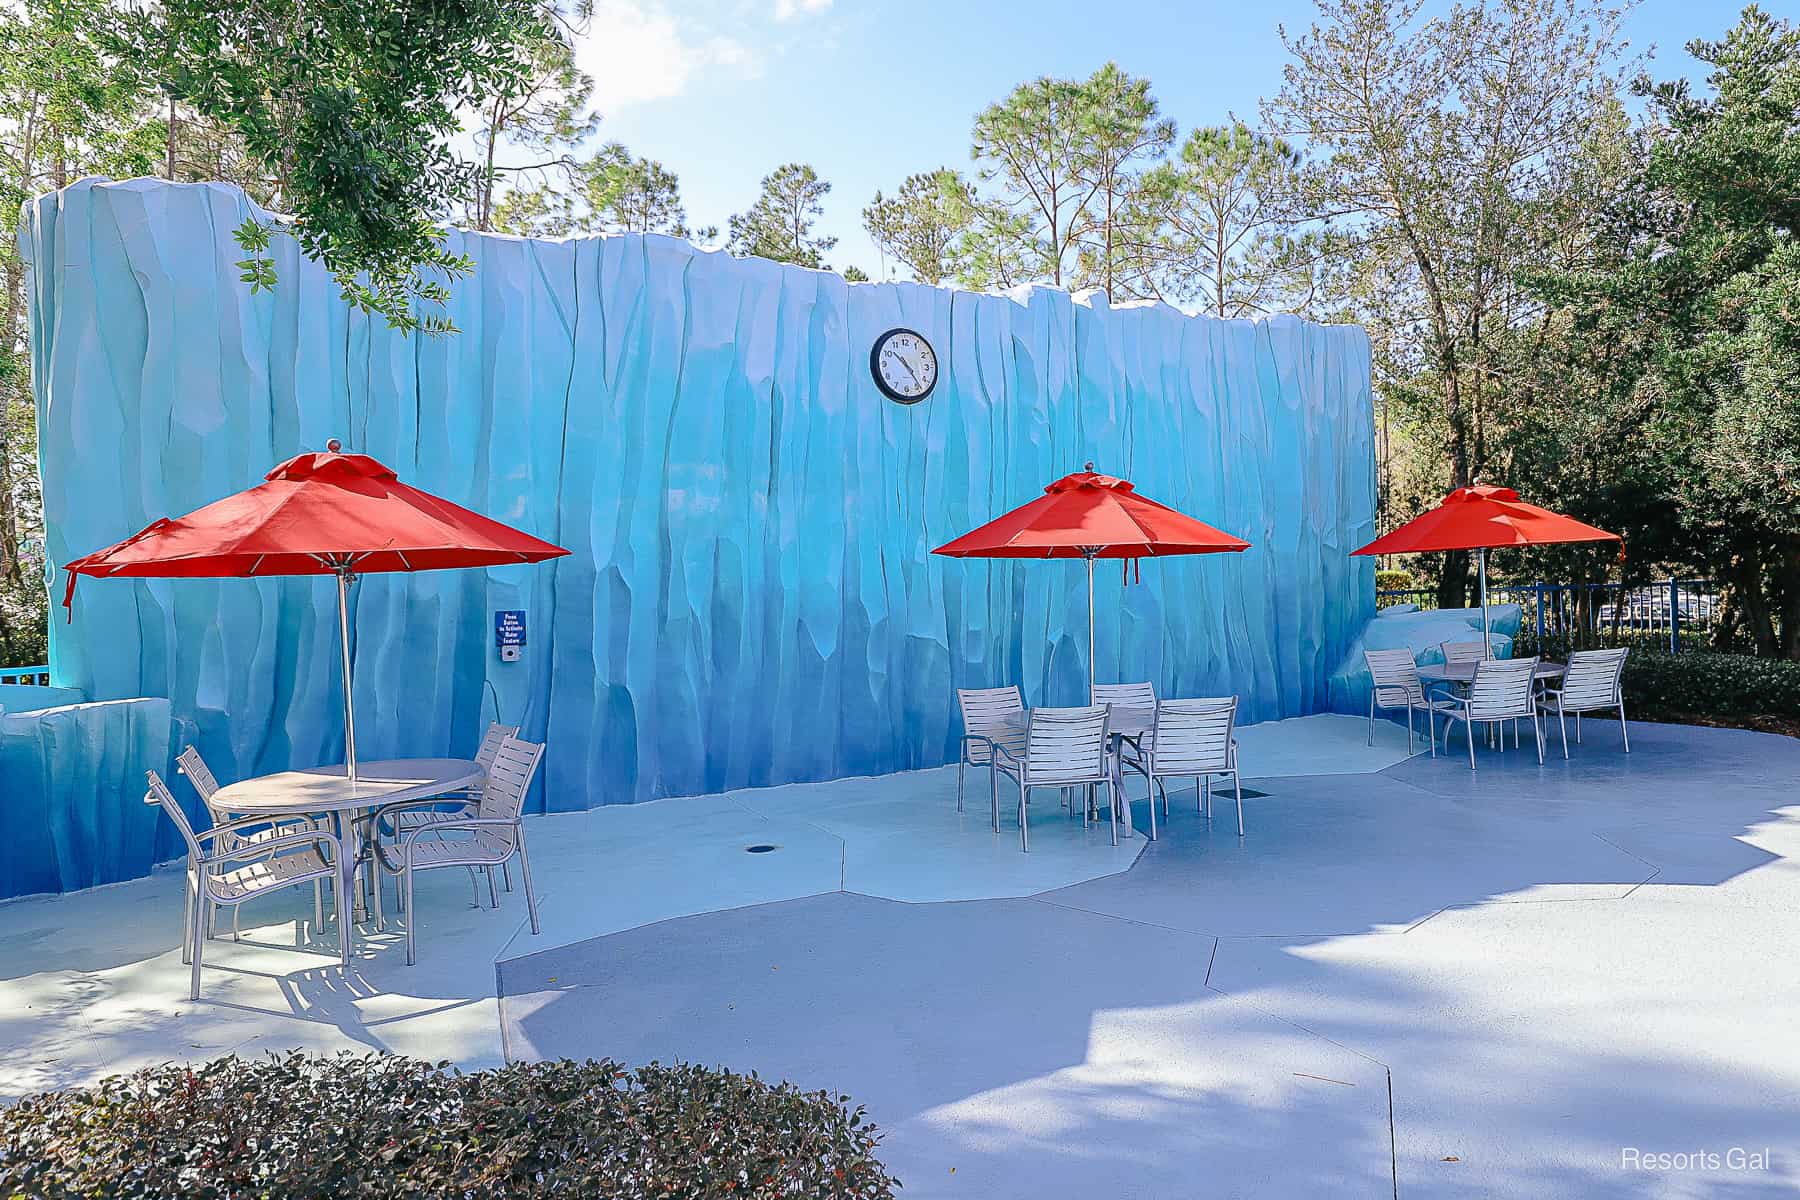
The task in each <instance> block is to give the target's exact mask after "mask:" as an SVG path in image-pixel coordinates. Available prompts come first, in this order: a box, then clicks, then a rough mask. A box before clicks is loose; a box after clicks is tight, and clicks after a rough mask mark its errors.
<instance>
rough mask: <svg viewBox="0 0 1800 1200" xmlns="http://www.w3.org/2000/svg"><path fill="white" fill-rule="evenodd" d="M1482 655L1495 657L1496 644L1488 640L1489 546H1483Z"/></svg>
mask: <svg viewBox="0 0 1800 1200" xmlns="http://www.w3.org/2000/svg"><path fill="white" fill-rule="evenodd" d="M1480 553H1481V657H1483V658H1492V657H1494V645H1493V643H1492V642H1491V641H1489V640H1488V603H1487V547H1486V546H1483V547H1482V548H1481V551H1480Z"/></svg>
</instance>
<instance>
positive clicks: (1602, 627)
mask: <svg viewBox="0 0 1800 1200" xmlns="http://www.w3.org/2000/svg"><path fill="white" fill-rule="evenodd" d="M1488 603H1490V604H1517V605H1518V606H1519V607H1520V608H1522V609H1523V610H1524V619H1523V621H1522V623H1521V626H1520V631H1521V633H1522V634H1524V635H1526V636H1529V637H1534V638H1535V639H1536V642H1537V644H1538V645H1539V646H1546V645H1553V644H1559V643H1560V644H1568V645H1580V644H1585V643H1588V642H1604V641H1625V642H1636V643H1640V644H1650V645H1655V646H1656V647H1657V648H1658V649H1664V650H1667V651H1668V652H1669V653H1671V654H1678V653H1680V652H1681V650H1682V649H1683V648H1684V647H1685V648H1687V649H1690V650H1692V649H1705V648H1707V647H1709V646H1711V645H1712V644H1713V642H1714V638H1713V633H1714V631H1715V629H1716V628H1717V624H1718V621H1719V619H1720V618H1721V617H1722V616H1723V614H1724V605H1723V603H1722V601H1721V600H1720V598H1719V587H1718V584H1717V583H1716V582H1715V581H1713V580H1710V579H1665V580H1659V581H1657V582H1655V583H1642V584H1631V585H1629V586H1627V585H1625V584H1621V583H1544V582H1542V581H1539V582H1537V583H1527V584H1489V585H1488ZM1375 604H1376V606H1377V607H1378V608H1388V607H1390V606H1392V605H1395V604H1414V605H1417V606H1418V607H1419V608H1422V609H1430V608H1436V607H1437V606H1438V605H1437V592H1436V591H1435V590H1434V589H1432V588H1387V589H1383V590H1381V591H1378V592H1376V593H1375Z"/></svg>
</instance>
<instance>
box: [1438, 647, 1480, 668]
mask: <svg viewBox="0 0 1800 1200" xmlns="http://www.w3.org/2000/svg"><path fill="white" fill-rule="evenodd" d="M1438 649H1439V650H1440V651H1442V652H1443V655H1444V664H1445V665H1446V666H1450V665H1454V664H1456V663H1472V662H1483V661H1485V660H1486V659H1487V658H1489V657H1490V656H1489V654H1488V649H1489V647H1488V643H1486V642H1444V643H1441V644H1440V645H1439V646H1438Z"/></svg>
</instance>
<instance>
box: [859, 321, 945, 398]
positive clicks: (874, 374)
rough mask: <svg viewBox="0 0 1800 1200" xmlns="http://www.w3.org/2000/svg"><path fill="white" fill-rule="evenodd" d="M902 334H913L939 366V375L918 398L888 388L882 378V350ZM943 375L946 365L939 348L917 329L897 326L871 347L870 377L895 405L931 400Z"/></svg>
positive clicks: (933, 378) (934, 377)
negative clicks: (938, 350)
mask: <svg viewBox="0 0 1800 1200" xmlns="http://www.w3.org/2000/svg"><path fill="white" fill-rule="evenodd" d="M902 333H907V334H911V335H912V336H913V337H916V338H918V339H919V340H920V341H921V342H924V343H925V348H926V349H927V350H929V351H931V358H932V361H933V362H936V363H937V364H938V369H937V373H936V374H934V375H933V376H932V377H931V383H930V384H929V385H928V386H927V387H926V388H925V390H924V391H922V392H920V393H919V394H918V395H916V396H908V395H906V394H905V393H903V392H896V391H895V390H894V389H893V388H891V387H889V386H888V383H887V380H885V379H883V378H882V377H881V348H882V347H883V346H885V345H887V343H888V339H889V338H892V337H895V336H896V335H898V334H902ZM943 373H944V364H943V361H942V360H941V359H939V358H938V352H937V347H936V346H934V345H932V344H931V339H930V338H928V337H926V336H925V335H924V334H922V333H920V332H919V331H918V330H916V329H908V328H907V327H906V326H904V325H896V326H894V328H892V329H889V330H887V331H886V332H884V333H883V334H881V336H879V337H877V338H876V339H875V344H874V345H873V346H870V347H869V377H870V378H871V379H873V380H874V381H875V387H876V388H877V389H878V390H879V391H880V392H881V394H882V395H884V396H886V397H887V398H888V399H889V400H892V401H893V402H894V403H895V404H905V405H913V404H919V403H922V402H923V401H925V400H928V399H930V398H931V393H933V392H935V391H937V385H938V378H939V377H940V376H942V375H943Z"/></svg>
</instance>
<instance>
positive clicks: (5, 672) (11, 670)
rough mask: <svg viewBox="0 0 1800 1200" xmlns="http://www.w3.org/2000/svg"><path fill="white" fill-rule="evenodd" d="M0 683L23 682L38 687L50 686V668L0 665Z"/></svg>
mask: <svg viewBox="0 0 1800 1200" xmlns="http://www.w3.org/2000/svg"><path fill="white" fill-rule="evenodd" d="M0 683H22V684H28V685H35V686H37V687H49V686H50V668H49V667H0Z"/></svg>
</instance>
